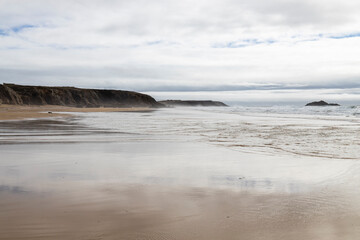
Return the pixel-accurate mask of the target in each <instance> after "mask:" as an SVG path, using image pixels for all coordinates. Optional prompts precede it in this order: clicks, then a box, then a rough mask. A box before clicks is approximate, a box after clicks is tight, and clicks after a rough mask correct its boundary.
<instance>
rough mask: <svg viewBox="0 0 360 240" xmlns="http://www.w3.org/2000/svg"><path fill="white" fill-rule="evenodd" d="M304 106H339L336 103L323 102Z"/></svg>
mask: <svg viewBox="0 0 360 240" xmlns="http://www.w3.org/2000/svg"><path fill="white" fill-rule="evenodd" d="M305 106H340V105H339V104H337V103H327V102H325V101H322V100H321V101H318V102H311V103H308V104H306V105H305Z"/></svg>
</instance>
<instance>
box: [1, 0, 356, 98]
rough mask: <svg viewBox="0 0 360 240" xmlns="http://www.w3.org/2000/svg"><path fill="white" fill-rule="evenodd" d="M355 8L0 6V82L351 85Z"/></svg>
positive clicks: (226, 87)
mask: <svg viewBox="0 0 360 240" xmlns="http://www.w3.org/2000/svg"><path fill="white" fill-rule="evenodd" d="M359 7H360V2H358V1H350V0H344V1H341V2H339V1H335V0H328V1H324V0H313V1H310V0H287V1H285V0H274V1H266V0H252V1H248V0H223V1H219V0H207V1H205V0H199V1H196V2H194V1H190V0H184V1H172V0H154V1H145V0H132V1H130V0H118V1H115V0H105V1H104V0H102V1H100V0H87V1H85V0H77V1H70V0H64V1H46V0H33V1H22V0H2V1H0V54H1V56H2V58H0V81H3V82H15V83H21V84H43V85H73V86H82V87H99V88H105V87H111V88H119V89H130V90H141V91H193V92H194V91H216V90H219V91H227V92H228V91H231V90H241V91H248V90H249V91H250V90H251V91H252V90H256V89H258V90H261V91H271V90H274V89H284V90H286V89H296V90H300V89H322V88H328V89H334V88H337V89H348V88H351V87H358V85H357V81H358V79H359V78H360V69H359V68H358V66H359V64H360V59H359V57H358V56H360V50H359V48H358V46H359V44H360V38H359V37H360V35H359V32H358V26H359V24H360V17H359V14H358V12H357V9H359Z"/></svg>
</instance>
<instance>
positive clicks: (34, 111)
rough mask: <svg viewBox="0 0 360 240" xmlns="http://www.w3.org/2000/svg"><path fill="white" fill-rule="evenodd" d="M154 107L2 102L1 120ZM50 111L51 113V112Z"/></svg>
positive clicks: (144, 110) (142, 110) (67, 115)
mask: <svg viewBox="0 0 360 240" xmlns="http://www.w3.org/2000/svg"><path fill="white" fill-rule="evenodd" d="M154 110H155V109H153V108H147V107H132V108H117V107H111V108H110V107H100V108H76V107H66V106H57V105H44V106H29V105H9V104H0V121H4V120H24V119H29V118H50V117H69V116H71V113H76V112H81V113H87V112H151V111H154ZM49 112H50V113H49Z"/></svg>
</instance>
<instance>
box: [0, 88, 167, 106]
mask: <svg viewBox="0 0 360 240" xmlns="http://www.w3.org/2000/svg"><path fill="white" fill-rule="evenodd" d="M0 104H11V105H37V106H41V105H58V106H67V107H88V108H96V107H117V108H127V107H149V108H157V107H164V105H162V104H161V103H158V102H157V101H156V100H155V99H154V98H153V97H151V96H149V95H146V94H142V93H137V92H131V91H122V90H102V89H82V88H75V87H44V86H23V85H16V84H7V83H4V84H2V85H1V84H0Z"/></svg>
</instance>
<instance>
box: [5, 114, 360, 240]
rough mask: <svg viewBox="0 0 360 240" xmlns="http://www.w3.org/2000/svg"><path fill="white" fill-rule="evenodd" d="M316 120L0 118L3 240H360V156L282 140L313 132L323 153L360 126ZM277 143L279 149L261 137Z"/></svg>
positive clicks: (91, 116) (83, 116) (220, 116)
mask: <svg viewBox="0 0 360 240" xmlns="http://www.w3.org/2000/svg"><path fill="white" fill-rule="evenodd" d="M308 118H309V116H306V117H305V118H304V119H303V120H302V117H294V116H290V115H286V116H284V115H259V114H254V115H251V114H248V115H243V114H240V115H234V114H233V113H218V112H213V111H212V110H205V109H195V110H186V109H161V110H158V111H148V112H136V111H135V112H134V111H133V112H124V113H123V112H118V113H116V112H115V113H112V112H111V113H110V112H86V113H81V112H77V113H76V112H75V113H73V114H72V115H70V116H67V117H63V118H62V117H59V118H54V119H53V118H47V119H29V120H21V121H1V122H0V152H1V161H0V206H1V214H0V226H1V228H0V239H126V240H135V239H144V240H145V239H177V240H187V239H199V240H217V239H224V240H235V239H245V240H254V239H264V240H265V239H266V240H269V239H270V240H272V239H274V240H275V239H276V240H279V239H280V240H288V239H294V240H297V239H299V240H300V239H301V240H302V239H310V240H328V239H332V240H337V239H339V240H340V239H358V238H360V230H359V229H360V214H359V213H360V204H359V203H360V192H359V191H358V190H357V189H359V182H360V181H359V180H360V179H359V176H358V174H357V173H358V170H359V169H360V165H359V163H358V161H356V159H357V158H358V155H356V152H354V153H350V152H349V157H347V158H336V157H332V158H330V157H329V156H328V155H324V154H323V152H321V151H318V152H317V153H316V151H312V152H313V153H312V154H311V155H309V154H307V151H304V154H301V153H302V152H301V149H307V148H308V147H309V146H307V145H303V146H302V145H299V144H295V143H297V142H294V141H296V139H299V137H300V136H299V135H298V133H297V138H296V139H295V140H292V139H291V138H290V137H288V138H287V139H286V143H287V144H288V145H284V146H289V144H292V145H296V146H297V148H296V149H295V150H296V152H295V150H294V153H292V152H290V151H287V149H284V150H281V149H279V148H280V147H281V146H282V145H281V144H282V142H281V141H278V140H277V139H278V136H279V135H280V136H281V134H284V132H285V133H286V134H287V135H288V136H291V132H290V129H295V130H296V131H297V132H298V131H299V132H302V133H306V131H307V130H304V129H309V131H311V132H315V130H316V131H317V132H318V133H317V134H319V135H320V136H322V139H318V142H319V141H320V144H321V145H320V146H322V144H323V142H321V141H328V139H327V138H326V137H324V133H323V132H324V131H329V130H328V129H327V128H325V129H324V128H323V126H324V125H326V124H328V125H334V124H336V128H337V129H338V130H337V131H338V134H337V135H336V136H337V138H341V137H342V136H343V135H341V134H344V138H345V139H346V136H347V133H346V132H345V130H344V129H348V131H353V130H352V125H351V124H353V127H355V128H356V127H358V121H357V120H356V119H350V120H347V119H346V118H344V119H340V118H334V119H332V118H324V119H321V118H319V117H316V121H315V120H313V121H309V120H308ZM265 120H266V124H267V125H264V121H265ZM340 120H341V121H340ZM295 122H296V123H297V124H298V125H295ZM227 126H229V129H231V131H229V132H227V130H226V129H227V128H226V127H227ZM317 126H321V128H319V129H318V128H317ZM289 127H290V129H288V128H289ZM264 129H268V131H270V132H269V136H264V134H265V133H266V131H265V130H264ZM285 130H286V131H285ZM217 131H220V132H221V133H222V135H218V133H217ZM256 131H257V132H256ZM227 133H229V134H232V135H226V134H227ZM236 133H238V134H240V133H241V134H251V136H252V137H248V138H247V140H246V139H243V138H240V137H238V136H237V135H235V137H236V138H235V137H232V136H234V134H236ZM260 133H261V134H262V135H259V134H260ZM275 133H276V134H275ZM258 135H259V137H258V138H257V136H258ZM270 136H271V137H272V139H270V140H271V141H273V144H275V143H276V144H277V147H278V148H276V149H275V148H273V146H272V145H269V144H268V142H265V143H262V142H261V140H262V139H269V137H270ZM304 136H308V134H307V133H306V135H304ZM311 137H315V136H311ZM330 137H332V135H329V138H330ZM225 140H226V141H228V142H225ZM235 140H236V141H245V140H246V141H247V145H246V146H244V145H243V144H238V143H237V142H235ZM276 141H278V142H276ZM336 144H337V146H338V148H337V149H338V150H337V151H340V153H342V149H343V147H349V146H348V145H346V144H347V142H344V146H342V145H341V144H340V143H336ZM312 146H313V148H316V147H318V146H317V145H314V144H312ZM334 151H335V150H334ZM334 156H336V155H334ZM269 169H271V171H269Z"/></svg>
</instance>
